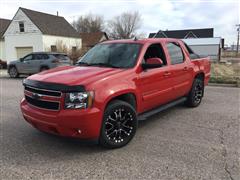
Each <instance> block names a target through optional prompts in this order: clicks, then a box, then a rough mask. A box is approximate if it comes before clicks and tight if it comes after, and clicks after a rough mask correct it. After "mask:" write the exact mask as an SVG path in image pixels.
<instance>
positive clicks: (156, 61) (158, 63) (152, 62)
mask: <svg viewBox="0 0 240 180" xmlns="http://www.w3.org/2000/svg"><path fill="white" fill-rule="evenodd" d="M162 66H163V61H162V60H161V59H160V58H149V59H147V60H146V63H144V64H142V68H143V69H152V68H159V67H162Z"/></svg>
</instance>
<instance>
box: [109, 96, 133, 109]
mask: <svg viewBox="0 0 240 180" xmlns="http://www.w3.org/2000/svg"><path fill="white" fill-rule="evenodd" d="M113 100H121V101H124V102H127V103H128V104H130V105H131V106H132V107H133V108H134V109H135V110H136V108H137V102H136V97H135V95H134V94H133V93H127V94H122V95H119V96H116V97H114V98H113V99H111V100H110V102H111V101H113ZM110 102H109V103H110ZM109 103H108V104H109Z"/></svg>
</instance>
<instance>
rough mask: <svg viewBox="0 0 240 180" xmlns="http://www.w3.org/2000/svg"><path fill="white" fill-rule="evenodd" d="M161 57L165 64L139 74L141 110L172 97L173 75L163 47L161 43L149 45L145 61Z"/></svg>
mask: <svg viewBox="0 0 240 180" xmlns="http://www.w3.org/2000/svg"><path fill="white" fill-rule="evenodd" d="M154 57H157V58H160V59H161V60H162V61H163V66H162V67H158V68H153V69H147V70H143V71H142V72H141V73H140V74H139V82H140V91H141V98H142V109H141V110H140V111H141V112H143V111H147V110H150V109H152V108H154V107H156V106H158V105H162V104H165V103H167V102H168V101H170V100H171V99H172V97H173V96H172V91H173V84H172V75H171V73H170V66H168V63H167V60H166V57H165V54H164V51H163V48H162V46H161V45H160V44H152V45H150V46H149V47H148V49H147V51H146V53H145V56H144V60H143V63H144V61H145V59H148V58H154Z"/></svg>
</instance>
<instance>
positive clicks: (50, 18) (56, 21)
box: [19, 7, 79, 38]
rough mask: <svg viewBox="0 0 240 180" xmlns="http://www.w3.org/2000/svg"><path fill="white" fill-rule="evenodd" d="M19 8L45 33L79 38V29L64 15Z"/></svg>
mask: <svg viewBox="0 0 240 180" xmlns="http://www.w3.org/2000/svg"><path fill="white" fill-rule="evenodd" d="M19 9H21V10H22V11H23V12H24V13H25V14H26V15H27V16H28V18H29V19H30V20H31V21H32V22H33V23H34V24H35V25H36V26H37V27H38V28H39V29H40V31H41V32H42V33H43V34H47V35H55V36H64V37H77V38H79V34H78V33H77V31H76V30H75V29H74V28H73V27H72V25H70V24H69V23H68V22H67V21H66V19H65V18H64V17H62V16H55V15H51V14H46V13H42V12H38V11H33V10H30V9H26V8H22V7H20V8H19Z"/></svg>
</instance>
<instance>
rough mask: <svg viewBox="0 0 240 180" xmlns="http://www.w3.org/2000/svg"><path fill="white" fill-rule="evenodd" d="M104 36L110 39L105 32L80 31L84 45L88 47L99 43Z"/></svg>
mask: <svg viewBox="0 0 240 180" xmlns="http://www.w3.org/2000/svg"><path fill="white" fill-rule="evenodd" d="M103 36H105V37H106V39H108V36H107V34H106V33H105V32H92V33H80V37H81V39H82V43H83V45H84V46H88V47H92V46H94V45H96V44H97V43H99V42H100V41H101V39H102V37H103Z"/></svg>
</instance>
